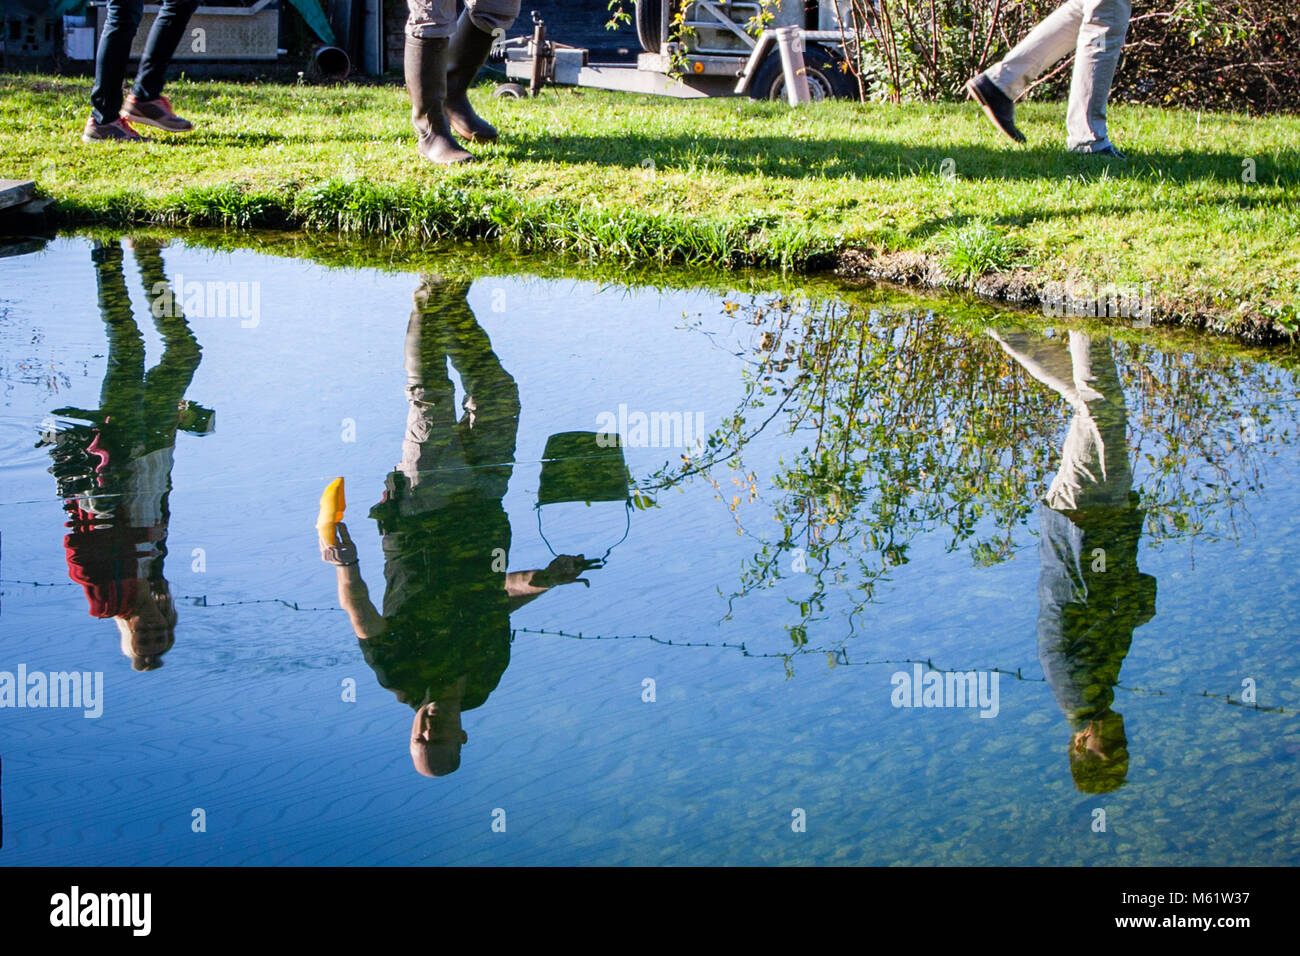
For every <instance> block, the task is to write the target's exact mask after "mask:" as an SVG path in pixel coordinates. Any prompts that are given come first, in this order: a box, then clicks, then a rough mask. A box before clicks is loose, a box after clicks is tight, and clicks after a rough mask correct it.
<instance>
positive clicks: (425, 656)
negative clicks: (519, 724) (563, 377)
mask: <svg viewBox="0 0 1300 956" xmlns="http://www.w3.org/2000/svg"><path fill="white" fill-rule="evenodd" d="M468 292H469V285H468V283H450V282H443V281H441V280H439V279H437V278H432V277H424V278H423V279H422V281H421V283H420V286H419V288H417V289H416V292H415V309H414V311H413V312H412V313H411V320H410V323H409V325H408V326H407V330H406V350H405V351H406V397H407V400H408V401H409V403H410V408H409V410H408V413H407V419H406V437H405V440H404V441H403V443H402V460H401V462H400V463H399V464H398V465H397V468H396V469H395V470H394V471H393V472H392V473H391V474H390V475H389V476H388V479H387V481H386V489H385V491H384V495H383V500H382V501H381V502H380V503H379V504H378V505H376V506H375V507H374V508H372V509H371V512H370V516H371V517H372V518H375V519H376V521H377V522H378V524H379V531H380V534H381V535H382V538H383V552H384V579H385V591H384V602H383V614H382V615H381V614H380V613H379V612H378V611H377V610H376V609H375V607H374V605H373V604H372V603H371V601H370V597H369V592H368V590H367V588H366V584H365V582H364V581H363V580H362V578H361V574H360V571H359V567H358V563H357V556H356V548H355V547H354V545H353V543H352V541H351V538H350V537H349V536H348V532H347V528H346V526H345V525H342V524H340V525H339V526H338V534H339V538H340V541H341V543H340V544H339V545H337V546H332V547H331V546H329V545H327V544H326V543H325V542H323V541H322V542H321V556H322V558H323V559H324V560H325V561H327V562H329V563H331V564H334V565H335V566H336V568H337V577H338V589H339V603H340V604H341V605H342V606H343V608H344V609H345V610H346V611H347V612H348V616H349V617H350V618H351V621H352V627H353V630H354V631H355V632H356V635H357V637H358V639H359V640H360V644H361V649H362V653H363V654H364V656H365V659H366V662H367V663H368V664H369V665H370V666H371V668H373V669H374V672H375V676H376V677H377V678H378V680H379V683H380V684H381V685H382V686H383V687H386V688H387V689H389V690H391V691H392V692H393V693H394V694H395V695H396V697H397V699H398V700H400V701H402V702H403V703H405V704H408V705H410V706H411V707H412V708H414V710H415V715H414V718H413V720H412V723H411V738H410V752H411V761H412V763H413V764H414V765H415V769H416V770H418V771H419V772H420V773H422V774H424V775H425V776H429V777H438V776H443V775H445V774H448V773H451V772H452V771H454V770H456V768H457V767H459V766H460V750H461V745H462V744H464V743H465V742H466V741H467V740H468V739H469V738H468V735H467V734H466V733H465V731H464V729H463V728H462V727H461V714H462V713H463V712H464V711H467V710H471V709H473V708H475V707H478V706H480V705H481V704H483V703H484V702H485V701H486V700H487V698H488V695H489V694H491V693H492V691H493V690H495V689H496V686H497V683H498V682H499V681H500V679H501V675H502V674H503V673H504V672H505V669H506V665H507V664H508V663H509V661H510V614H511V612H513V611H514V610H515V609H516V608H518V607H521V606H523V605H524V604H527V603H528V602H529V601H531V600H533V599H534V598H536V597H537V596H538V595H540V594H544V593H545V592H546V591H548V590H550V589H551V588H552V587H555V586H557V585H561V584H568V583H571V582H573V581H577V580H581V578H580V577H579V575H580V574H581V573H582V572H583V571H584V570H587V569H588V568H589V567H590V566H592V564H593V562H587V561H585V560H584V559H583V557H582V556H581V555H578V556H572V555H561V556H560V557H558V558H556V559H555V560H554V561H552V562H551V563H550V565H548V566H547V567H546V568H545V569H534V570H529V571H512V572H507V571H506V563H505V562H506V559H507V555H508V554H509V552H510V521H509V518H508V516H507V515H506V511H505V507H504V505H503V499H504V497H505V494H506V487H507V485H508V484H509V481H510V474H511V468H512V465H513V463H514V455H515V434H516V431H517V429H518V427H519V391H518V388H517V387H516V386H515V381H514V379H513V378H512V377H511V376H510V375H509V374H508V373H507V372H506V370H505V369H504V368H502V367H501V363H500V360H499V359H498V358H497V356H496V354H495V353H494V352H493V351H492V343H491V342H490V341H489V340H488V337H487V334H486V333H485V332H484V331H483V330H482V328H480V327H479V325H478V322H477V321H476V320H475V318H474V313H473V312H472V311H471V310H470V307H469V303H468V301H467V300H466V295H467V293H468ZM448 361H450V362H451V364H452V366H453V367H454V368H455V369H456V371H457V372H458V373H459V375H460V379H461V383H462V384H463V386H464V391H465V397H464V400H463V402H462V409H463V414H461V415H460V417H459V418H457V414H456V412H455V410H454V401H455V389H454V388H453V385H452V382H451V380H450V378H449V376H448V374H447V363H448Z"/></svg>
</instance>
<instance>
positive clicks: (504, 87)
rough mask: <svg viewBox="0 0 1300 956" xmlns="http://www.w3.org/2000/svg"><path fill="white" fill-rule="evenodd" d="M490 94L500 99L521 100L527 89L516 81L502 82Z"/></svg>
mask: <svg viewBox="0 0 1300 956" xmlns="http://www.w3.org/2000/svg"><path fill="white" fill-rule="evenodd" d="M492 95H493V96H495V97H496V98H497V99H502V100H522V99H523V98H524V97H526V96H527V95H528V91H527V90H526V89H524V88H523V87H522V86H520V85H519V84H518V83H502V84H501V85H500V86H498V87H497V88H496V89H495V90H493V91H492Z"/></svg>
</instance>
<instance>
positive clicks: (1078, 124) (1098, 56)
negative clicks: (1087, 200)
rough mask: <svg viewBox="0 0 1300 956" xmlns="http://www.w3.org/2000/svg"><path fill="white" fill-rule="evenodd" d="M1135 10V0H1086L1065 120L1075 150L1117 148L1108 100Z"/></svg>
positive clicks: (1090, 151)
mask: <svg viewBox="0 0 1300 956" xmlns="http://www.w3.org/2000/svg"><path fill="white" fill-rule="evenodd" d="M1132 9H1133V3H1132V0H1083V22H1082V25H1081V26H1080V28H1079V36H1078V46H1077V49H1076V51H1075V55H1074V77H1073V79H1072V80H1071V82H1070V105H1069V108H1068V110H1067V112H1066V117H1065V128H1066V133H1067V134H1068V136H1069V147H1070V149H1072V150H1075V151H1077V152H1081V153H1098V152H1105V151H1107V150H1113V149H1114V146H1113V145H1112V143H1111V141H1110V136H1109V134H1108V132H1107V129H1106V101H1107V100H1108V99H1110V86H1111V82H1112V81H1113V80H1114V79H1115V68H1116V67H1117V66H1118V65H1119V55H1120V52H1121V51H1122V50H1123V48H1124V38H1125V37H1126V36H1127V35H1128V22H1129V16H1130V14H1131V13H1132Z"/></svg>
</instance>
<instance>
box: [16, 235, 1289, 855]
mask: <svg viewBox="0 0 1300 956" xmlns="http://www.w3.org/2000/svg"><path fill="white" fill-rule="evenodd" d="M507 271H509V270H507ZM665 281H667V282H669V283H671V277H669V279H668V280H665ZM722 281H728V280H722ZM730 281H734V282H736V283H737V284H740V283H741V280H739V279H733V280H730ZM232 283H233V285H232ZM719 289H725V287H721V286H719V287H715V288H713V289H711V290H710V289H703V288H694V289H692V288H673V287H671V285H669V286H667V287H662V288H649V287H628V286H625V285H620V284H610V283H608V282H590V281H583V280H580V279H574V278H567V279H540V278H536V277H533V276H530V275H528V274H526V273H522V274H487V275H483V274H480V273H476V272H475V270H474V269H472V268H470V267H468V266H466V264H465V263H464V262H463V261H458V260H457V259H456V257H455V256H454V255H449V256H447V257H445V258H442V259H430V260H429V261H428V262H426V263H425V264H424V266H423V268H422V269H411V270H408V271H404V270H403V269H400V268H383V269H380V268H376V269H366V268H329V267H326V266H324V265H319V264H316V263H314V262H311V261H307V260H304V259H295V258H285V257H276V256H272V255H267V254H260V253H255V252H251V251H234V252H214V251H211V250H209V249H205V248H202V247H199V246H194V245H186V244H184V243H183V242H180V241H175V242H172V243H170V244H161V245H160V244H159V243H158V242H156V241H153V242H144V241H141V242H139V243H118V242H108V241H103V240H101V241H94V240H90V239H86V238H79V237H73V238H63V239H60V240H57V241H55V242H53V243H51V244H50V245H49V246H48V247H47V248H45V249H44V250H43V251H40V252H35V253H32V254H26V255H19V256H11V257H8V258H3V259H0V450H2V452H3V456H2V458H3V460H2V463H0V535H2V539H0V547H2V548H3V557H2V565H0V578H2V579H3V598H2V600H3V604H2V605H0V761H3V763H2V767H3V793H2V799H3V848H2V849H0V863H4V864H27V865H31V864H37V865H39V864H123V863H125V864H136V863H139V864H275V863H285V864H309V865H315V864H326V865H337V864H437V863H468V864H489V863H546V864H571V863H683V864H694V863H765V862H771V863H805V862H818V863H834V862H840V863H870V864H945V863H961V864H994V863H1009V864H1103V865H1105V864H1208V865H1217V864H1295V863H1297V862H1300V771H1298V770H1297V766H1298V764H1300V761H1298V760H1297V758H1298V757H1300V724H1298V723H1297V719H1296V716H1295V715H1296V713H1297V712H1300V651H1298V650H1297V636H1298V634H1300V632H1298V630H1297V622H1298V621H1300V585H1298V584H1297V576H1296V574H1295V566H1296V556H1297V553H1298V550H1300V546H1297V544H1296V542H1297V541H1300V444H1298V442H1300V434H1298V432H1297V422H1296V412H1297V404H1296V398H1297V390H1296V382H1295V377H1294V375H1293V373H1292V372H1291V371H1289V370H1288V369H1289V368H1293V367H1294V362H1293V361H1288V360H1287V357H1285V356H1273V357H1268V356H1265V357H1260V356H1259V355H1247V354H1245V353H1240V354H1237V353H1234V352H1232V351H1227V352H1225V351H1224V349H1223V348H1222V347H1217V346H1216V348H1215V349H1213V350H1211V349H1210V348H1209V347H1208V346H1205V347H1203V346H1200V345H1198V346H1195V347H1193V346H1189V345H1182V346H1177V345H1169V344H1166V345H1160V344H1151V340H1149V339H1147V340H1144V339H1139V338H1134V337H1133V336H1132V335H1131V334H1126V333H1120V332H1116V333H1114V334H1107V333H1106V332H1104V331H1097V330H1094V331H1092V332H1091V333H1089V334H1084V333H1081V332H1079V331H1077V329H1078V327H1077V326H1075V327H1074V328H1075V329H1076V331H1074V332H1071V331H1069V329H1068V328H1066V327H1065V326H1064V325H1058V327H1056V328H1049V327H1047V326H1046V325H1044V324H1043V323H1042V322H1039V321H1036V320H1033V319H1032V318H1022V319H1021V320H1020V322H1019V324H1018V325H1017V324H1016V323H1015V322H1012V321H1009V320H1008V318H1007V317H1006V316H1001V317H999V316H996V315H994V314H993V313H990V314H989V315H988V316H987V317H985V318H983V319H981V317H980V316H979V315H978V314H973V313H972V312H971V310H970V309H969V308H968V307H963V308H961V309H959V308H958V307H956V306H954V307H953V310H952V314H949V313H948V312H947V311H945V309H943V308H939V309H936V308H935V307H934V306H933V304H932V303H931V304H926V303H922V302H919V301H915V300H911V299H908V298H906V297H905V296H901V295H899V294H898V293H883V292H878V291H851V290H847V289H846V290H841V291H840V292H838V293H836V294H833V295H825V294H818V295H815V296H814V295H810V294H806V293H800V294H795V293H794V292H792V291H788V290H787V292H786V294H784V295H783V294H781V293H780V292H754V291H752V290H748V291H744V292H740V291H732V292H726V291H718V290H719ZM958 313H960V314H958ZM1161 341H1163V340H1161ZM610 435H614V436H617V437H612V438H611V437H609V436H610ZM338 476H341V477H343V478H344V481H345V497H346V512H345V518H344V521H345V529H346V532H347V535H350V538H351V540H352V541H353V542H354V544H355V557H354V555H353V553H352V552H351V551H350V550H349V549H348V548H347V547H346V540H347V539H346V537H343V538H340V541H341V542H342V543H343V545H344V546H343V547H341V548H339V549H338V550H337V551H335V552H333V553H331V554H330V555H327V556H329V557H334V558H335V559H336V561H337V562H338V564H337V565H336V564H332V563H327V562H326V561H323V560H322V553H321V547H320V543H319V540H318V532H317V530H316V529H315V527H314V525H315V524H316V522H317V512H318V504H319V500H320V497H321V494H322V491H323V490H324V489H325V487H326V485H327V484H328V483H329V482H330V481H331V480H332V479H333V478H335V477H338ZM325 533H326V534H331V533H332V532H331V531H330V529H329V528H326V531H325ZM579 556H581V557H579ZM354 560H355V562H356V563H355V564H353V563H352V562H353V561H354ZM20 669H21V672H20ZM60 672H65V673H66V672H77V673H84V674H85V675H87V676H86V686H85V687H84V688H78V689H79V690H86V691H88V692H89V697H90V698H91V699H90V700H89V701H88V700H87V699H82V700H81V701H80V702H77V703H78V704H79V705H78V706H63V707H54V706H49V705H50V704H52V703H59V702H62V703H65V704H72V703H74V701H72V700H71V685H70V684H69V683H66V682H65V683H64V685H63V686H62V688H60V687H59V681H58V679H57V678H55V680H54V687H53V689H51V688H49V687H47V686H46V678H47V676H48V675H50V674H51V673H60ZM20 673H21V676H22V677H23V678H24V679H23V680H22V681H20ZM96 674H99V675H102V677H101V678H96V677H95V676H94V675H96ZM914 683H915V686H913V684H914ZM968 689H969V690H970V691H971V697H970V698H969V699H968V697H967V694H966V691H967V690H968ZM61 693H62V698H61V697H60V694H61ZM20 702H21V703H22V704H23V705H24V706H18V705H19V703H20ZM42 704H44V705H45V706H40V705H42ZM940 704H943V705H947V706H937V705H940ZM972 705H973V706H972ZM95 712H98V716H94V713H95ZM87 715H89V716H87Z"/></svg>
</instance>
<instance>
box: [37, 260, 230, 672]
mask: <svg viewBox="0 0 1300 956" xmlns="http://www.w3.org/2000/svg"><path fill="white" fill-rule="evenodd" d="M130 245H131V246H132V248H133V252H134V256H135V261H136V264H137V266H138V267H139V269H140V276H141V278H142V279H143V281H144V287H145V291H146V293H148V294H149V296H148V297H149V301H150V302H151V308H150V311H151V312H152V313H153V315H154V317H155V325H156V327H157V329H158V332H159V334H160V335H161V336H162V340H163V354H162V358H161V359H160V360H159V361H158V364H157V365H155V366H154V367H153V368H152V369H149V371H148V372H146V371H145V349H144V338H143V336H142V335H141V334H140V330H139V328H138V327H137V326H136V323H135V319H134V317H133V316H132V314H131V300H130V298H129V297H128V294H127V287H126V278H125V276H124V275H123V270H122V247H121V246H120V245H119V244H118V243H116V242H112V243H108V244H102V245H101V244H97V245H96V248H95V249H94V250H93V252H92V257H93V260H94V263H95V278H96V284H97V287H98V299H99V311H100V315H101V317H102V318H103V320H104V325H105V327H106V329H107V331H108V362H107V368H106V369H105V372H104V383H103V386H102V388H101V391H100V399H99V403H100V407H99V408H98V409H95V410H85V409H76V408H60V409H55V410H54V412H53V414H55V415H59V416H66V417H69V418H77V419H82V420H83V421H86V422H90V423H91V424H90V425H80V424H77V425H71V426H66V427H64V426H60V427H56V428H55V429H51V430H50V431H48V432H47V433H46V434H45V435H44V437H43V440H42V444H46V445H49V446H50V453H51V456H52V458H53V459H54V464H53V465H52V467H51V468H50V472H51V473H52V474H53V475H54V476H55V478H56V480H57V482H58V489H59V496H60V497H62V498H63V499H64V503H63V507H64V510H65V511H66V512H67V514H68V519H69V520H68V522H67V525H66V526H67V528H68V529H69V531H68V534H67V536H66V537H65V538H64V539H63V543H64V547H65V548H66V550H67V561H68V575H69V577H71V578H72V580H73V581H75V582H77V583H78V584H80V585H81V586H82V587H83V588H84V589H85V592H86V600H87V602H88V603H89V605H90V614H91V616H92V617H100V618H105V617H111V618H113V620H114V621H116V622H117V627H118V631H119V634H120V638H121V647H122V653H123V654H124V655H125V656H126V657H128V658H130V660H131V666H132V668H134V669H135V670H137V671H148V670H155V669H157V668H159V667H161V666H162V656H163V654H165V653H166V652H167V651H168V650H170V649H171V647H172V645H173V644H174V643H175V631H176V608H175V606H174V605H173V603H172V596H171V588H170V587H169V585H168V583H167V578H166V577H165V575H164V573H163V560H164V559H165V558H166V556H167V524H168V520H169V517H170V511H169V508H168V502H167V499H168V495H169V493H170V491H171V472H172V454H173V451H174V449H175V445H176V432H177V429H178V428H186V427H192V428H194V429H195V430H199V431H202V430H205V427H206V426H205V425H196V422H200V421H202V420H203V418H204V416H205V415H210V413H207V412H206V410H204V409H201V408H199V407H198V406H195V405H193V404H192V403H189V402H186V401H185V391H186V389H188V388H189V385H190V381H191V380H192V379H193V377H194V372H195V370H196V369H197V368H198V366H199V360H200V357H201V352H200V349H199V343H198V341H197V340H196V339H195V338H194V334H193V333H192V332H191V331H190V327H189V324H188V323H187V322H186V321H185V317H184V315H182V314H181V312H180V308H179V303H175V302H174V301H173V299H172V297H171V294H170V286H169V285H168V283H167V279H166V276H165V275H164V273H163V263H162V254H161V253H160V251H159V248H158V246H157V245H150V244H146V243H144V242H134V243H130Z"/></svg>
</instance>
